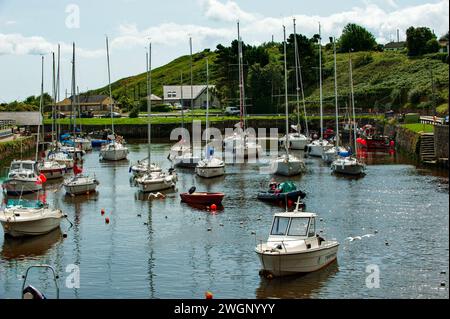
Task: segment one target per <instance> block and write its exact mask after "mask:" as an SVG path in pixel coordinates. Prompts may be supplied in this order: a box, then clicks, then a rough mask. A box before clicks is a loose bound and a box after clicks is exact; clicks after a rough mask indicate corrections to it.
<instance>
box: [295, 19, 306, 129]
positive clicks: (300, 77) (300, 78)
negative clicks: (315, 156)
mask: <svg viewBox="0 0 450 319" xmlns="http://www.w3.org/2000/svg"><path fill="white" fill-rule="evenodd" d="M294 36H295V38H294V44H295V50H296V53H295V61H296V63H297V62H298V69H297V65H296V67H295V71H296V75H295V76H296V78H297V71H298V77H299V80H300V91H301V93H302V104H303V113H304V114H305V133H306V136H309V128H308V117H307V115H306V102H305V91H304V89H303V78H302V66H301V63H300V54H299V52H298V44H297V31H296V24H295V19H294ZM297 100H298V84H297ZM297 104H298V102H297ZM297 110H298V106H297ZM299 117H300V115H299ZM299 124H300V120H299ZM299 133H300V132H299Z"/></svg>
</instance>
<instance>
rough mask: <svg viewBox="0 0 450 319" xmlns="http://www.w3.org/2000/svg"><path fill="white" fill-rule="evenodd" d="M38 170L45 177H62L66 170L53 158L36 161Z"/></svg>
mask: <svg viewBox="0 0 450 319" xmlns="http://www.w3.org/2000/svg"><path fill="white" fill-rule="evenodd" d="M52 57H53V76H52V79H53V101H54V102H53V103H55V102H56V97H57V96H56V80H55V53H53V54H52ZM54 114H55V104H53V107H52V143H51V146H52V147H55V146H56V141H55V116H54ZM38 171H39V173H42V174H44V175H45V177H46V178H47V179H58V178H62V177H63V176H64V174H65V173H66V171H67V168H66V165H65V164H64V163H59V162H57V161H55V160H53V159H47V160H45V159H44V160H42V161H40V162H39V163H38Z"/></svg>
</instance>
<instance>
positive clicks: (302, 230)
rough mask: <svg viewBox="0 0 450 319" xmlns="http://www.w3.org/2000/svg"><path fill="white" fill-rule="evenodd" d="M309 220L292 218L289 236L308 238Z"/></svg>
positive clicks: (306, 218)
mask: <svg viewBox="0 0 450 319" xmlns="http://www.w3.org/2000/svg"><path fill="white" fill-rule="evenodd" d="M308 224H309V218H308V217H300V218H292V221H291V227H289V232H288V235H289V236H306V232H307V231H308Z"/></svg>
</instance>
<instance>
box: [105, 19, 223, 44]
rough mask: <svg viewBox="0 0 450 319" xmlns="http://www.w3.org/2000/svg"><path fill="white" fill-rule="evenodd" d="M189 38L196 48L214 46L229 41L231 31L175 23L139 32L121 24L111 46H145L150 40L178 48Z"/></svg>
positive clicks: (130, 25)
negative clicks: (191, 38) (219, 42)
mask: <svg viewBox="0 0 450 319" xmlns="http://www.w3.org/2000/svg"><path fill="white" fill-rule="evenodd" d="M189 36H192V37H193V38H194V39H195V43H196V45H197V46H199V45H208V44H211V45H214V44H217V42H218V41H222V40H228V39H231V37H232V30H230V29H229V28H210V27H204V26H197V25H192V24H185V25H182V24H177V23H164V24H161V25H159V26H155V27H150V28H147V29H144V30H139V29H138V28H137V26H136V25H135V24H123V25H120V26H119V35H118V36H116V37H114V38H113V39H112V41H111V46H112V47H114V48H129V47H131V46H138V45H140V46H146V45H147V44H148V42H149V39H150V40H151V42H152V43H154V44H161V45H165V46H172V47H173V46H179V45H180V43H182V44H186V45H187V43H188V38H189Z"/></svg>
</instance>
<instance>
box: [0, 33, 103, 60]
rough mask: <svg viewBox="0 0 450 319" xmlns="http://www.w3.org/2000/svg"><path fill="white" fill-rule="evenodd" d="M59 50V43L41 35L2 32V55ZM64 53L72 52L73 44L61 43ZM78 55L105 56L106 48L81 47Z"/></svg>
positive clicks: (87, 56)
mask: <svg viewBox="0 0 450 319" xmlns="http://www.w3.org/2000/svg"><path fill="white" fill-rule="evenodd" d="M56 50H57V44H55V43H51V42H49V41H47V40H46V39H45V38H43V37H40V36H31V37H26V36H23V35H22V34H19V33H9V34H4V33H0V55H41V54H42V55H45V54H49V53H51V52H55V51H56ZM61 52H62V53H69V52H70V53H71V52H72V45H71V44H66V43H61ZM76 53H77V56H80V57H84V58H97V57H100V56H104V55H105V53H104V50H102V49H100V50H87V49H83V48H79V49H77V51H76Z"/></svg>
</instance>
